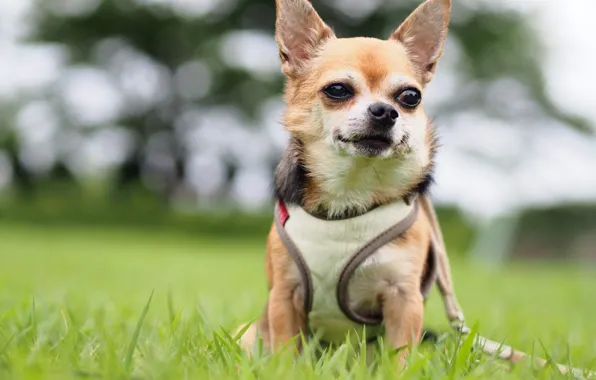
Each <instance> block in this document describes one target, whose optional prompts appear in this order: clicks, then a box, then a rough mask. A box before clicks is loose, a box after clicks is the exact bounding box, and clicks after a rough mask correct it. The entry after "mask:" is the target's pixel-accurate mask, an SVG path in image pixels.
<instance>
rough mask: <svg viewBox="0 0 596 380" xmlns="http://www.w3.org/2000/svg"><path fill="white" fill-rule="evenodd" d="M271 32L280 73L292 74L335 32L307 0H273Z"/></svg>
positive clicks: (333, 35) (333, 36) (332, 36)
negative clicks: (274, 11) (272, 26)
mask: <svg viewBox="0 0 596 380" xmlns="http://www.w3.org/2000/svg"><path fill="white" fill-rule="evenodd" d="M276 5H277V12H276V15H277V20H276V22H275V34H276V39H277V45H278V47H279V56H280V58H281V65H282V70H283V72H284V74H286V75H287V76H292V75H294V74H295V73H296V72H297V71H298V70H299V69H300V68H301V67H303V65H304V64H305V63H306V62H307V61H308V60H309V59H311V58H312V57H313V56H314V55H315V54H316V51H317V48H318V47H319V46H320V45H321V44H322V43H323V42H324V41H326V40H328V39H330V38H335V34H334V33H333V31H332V30H331V28H330V27H329V26H327V24H325V23H324V22H323V20H322V19H321V17H319V15H318V14H317V12H316V11H315V10H314V8H313V7H312V5H311V4H310V2H309V1H308V0H276Z"/></svg>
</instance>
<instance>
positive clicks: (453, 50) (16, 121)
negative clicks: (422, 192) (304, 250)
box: [0, 0, 596, 261]
mask: <svg viewBox="0 0 596 380" xmlns="http://www.w3.org/2000/svg"><path fill="white" fill-rule="evenodd" d="M417 3H418V1H407V0H399V1H398V0H369V1H357V0H334V1H315V6H316V8H317V9H318V11H319V13H320V14H321V15H322V17H323V18H324V19H325V20H326V21H327V22H328V23H329V24H330V25H332V26H333V28H334V29H335V30H336V32H337V34H338V35H340V36H346V37H347V36H356V35H367V36H376V37H385V36H387V35H388V34H389V33H390V32H391V31H392V30H393V28H395V27H396V26H397V25H398V24H399V23H400V22H401V20H403V19H404V18H405V16H406V15H407V14H408V13H409V12H410V11H411V10H412V9H413V8H414V7H415V6H416V4H417ZM594 10H596V5H594V4H593V3H592V2H590V1H589V0H574V1H572V2H565V3H564V4H563V2H560V1H550V0H544V1H539V0H519V1H513V0H500V1H494V0H490V1H488V0H485V1H480V0H458V1H456V2H455V4H454V9H453V21H452V25H451V34H450V36H449V39H448V43H447V46H446V50H445V55H444V57H443V59H442V61H441V62H440V66H439V72H438V74H437V75H436V79H435V80H434V82H432V83H431V85H430V86H429V89H428V91H427V104H428V111H429V113H430V114H431V115H432V116H433V117H434V118H435V121H436V124H437V126H438V129H439V133H440V136H441V142H442V148H441V150H440V154H439V156H438V170H437V177H436V179H437V185H436V186H435V187H434V191H433V197H434V198H435V200H436V202H437V204H438V206H439V208H440V213H441V216H442V218H443V223H444V224H445V228H446V229H447V231H449V232H447V239H448V243H449V245H450V246H454V247H456V249H454V250H455V251H456V252H457V253H458V254H459V253H461V254H469V255H473V256H477V257H480V258H482V259H484V260H499V261H500V260H502V259H505V258H507V257H518V256H520V257H521V256H523V257H558V258H563V259H569V260H571V259H582V260H596V232H595V231H596V212H595V210H596V207H595V202H596V170H594V168H593V165H594V164H595V163H596V137H595V136H594V132H595V131H596V127H595V125H596V107H594V104H596V103H595V100H596V99H595V95H594V91H593V86H594V84H596V73H595V72H594V68H593V65H592V62H593V60H594V59H595V58H596V50H595V49H594V48H593V47H592V46H593V43H592V38H593V37H592V36H593V35H594V34H595V33H596V26H595V23H593V22H592V19H591V16H590V15H591V14H592V13H593V11H594ZM273 26H274V2H273V1H272V0H131V1H120V0H52V1H45V0H38V1H34V0H19V1H15V0H0V57H1V59H0V217H2V218H3V219H6V220H13V219H16V220H29V221H31V222H42V221H43V223H57V222H60V221H62V222H64V221H70V222H77V223H78V222H81V223H84V222H88V223H100V222H102V223H108V224H113V223H122V224H142V225H146V224H149V225H163V224H166V225H171V224H172V223H173V224H175V222H174V219H176V218H177V216H179V215H184V216H185V220H186V222H185V227H182V226H178V227H175V228H187V229H189V230H192V231H194V232H195V233H197V234H201V233H206V234H211V233H222V234H226V235H230V236H232V235H234V234H236V233H238V234H248V235H251V234H256V235H260V236H262V233H263V232H264V231H266V229H267V227H268V225H267V224H268V220H267V218H268V217H269V214H268V213H269V211H270V209H271V207H270V206H271V181H272V172H273V168H274V166H275V164H276V162H277V160H278V158H279V157H280V154H281V152H282V150H283V148H284V146H285V143H286V139H287V135H286V133H285V132H284V131H283V129H282V127H281V125H280V122H279V121H280V115H281V113H282V111H283V103H282V101H281V99H280V93H281V90H282V77H281V74H280V69H279V62H278V58H277V54H276V45H275V41H274V36H273ZM240 214H241V216H239V215H240ZM230 223H232V224H230Z"/></svg>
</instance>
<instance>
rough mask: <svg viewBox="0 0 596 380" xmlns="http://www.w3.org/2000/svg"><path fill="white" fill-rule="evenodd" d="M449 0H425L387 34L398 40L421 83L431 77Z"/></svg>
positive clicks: (442, 42) (442, 38) (440, 50)
mask: <svg viewBox="0 0 596 380" xmlns="http://www.w3.org/2000/svg"><path fill="white" fill-rule="evenodd" d="M450 13H451V0H427V1H425V2H424V3H423V4H421V5H420V6H419V7H418V8H417V9H416V10H415V11H414V12H413V13H412V14H411V15H410V16H409V17H408V18H407V19H406V21H404V22H403V23H402V24H401V25H400V26H399V28H397V30H396V31H395V32H393V34H392V35H391V37H390V38H389V39H390V40H396V41H399V42H401V43H402V44H403V45H404V46H405V47H406V50H407V52H408V58H409V59H410V61H411V62H412V63H413V64H414V68H415V70H416V71H417V73H418V74H419V76H420V79H421V81H422V84H423V85H425V84H427V83H428V82H430V80H431V79H432V77H433V75H434V73H435V68H436V65H437V61H438V60H439V58H440V57H441V54H442V53H443V46H444V45H445V39H446V37H447V29H448V26H449V16H450Z"/></svg>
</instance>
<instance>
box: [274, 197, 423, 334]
mask: <svg viewBox="0 0 596 380" xmlns="http://www.w3.org/2000/svg"><path fill="white" fill-rule="evenodd" d="M410 210H411V208H410V207H409V206H407V205H405V204H404V203H396V204H391V205H386V206H382V207H379V208H377V209H375V210H373V211H371V212H369V213H367V214H364V215H362V216H359V217H356V218H350V219H347V220H338V221H325V220H320V219H317V218H314V217H312V216H311V215H309V214H307V213H306V212H305V211H304V210H302V209H299V208H290V209H289V210H288V211H289V213H290V218H289V219H288V222H287V224H286V226H285V228H286V231H287V232H288V234H289V236H290V237H291V239H292V240H293V241H294V243H295V245H296V247H297V248H298V250H299V251H300V253H301V255H302V257H303V259H304V262H305V264H306V266H307V268H308V270H309V272H310V275H311V278H312V285H313V289H312V294H313V304H312V310H311V312H310V314H309V326H310V328H311V329H313V330H318V331H319V333H320V334H322V336H323V338H324V339H325V340H329V341H342V340H343V339H345V335H346V332H347V331H348V330H351V329H360V328H361V327H362V326H359V325H358V324H356V323H354V322H352V321H351V320H350V319H348V318H347V317H346V316H345V314H344V313H343V312H342V311H341V309H340V307H339V304H338V301H337V285H338V282H339V278H340V275H341V273H342V271H343V269H344V268H345V267H346V265H347V263H348V262H349V260H350V259H352V258H353V257H354V255H355V254H356V253H357V252H358V251H359V250H360V249H361V248H362V247H363V246H364V245H366V244H367V243H369V242H370V241H371V240H373V239H375V238H376V237H377V236H379V234H381V233H383V232H384V231H386V230H387V229H389V228H390V227H392V226H393V225H395V224H396V223H397V222H399V221H400V220H402V219H403V218H404V217H405V216H406V215H407V214H408V213H409V211H410ZM411 257H412V256H411V254H410V252H408V250H407V249H405V248H400V247H398V246H397V245H396V244H393V243H388V244H386V245H385V246H383V247H381V248H380V249H378V250H377V251H376V252H375V253H374V254H372V255H371V256H370V257H368V258H367V259H366V260H365V261H364V262H363V263H362V264H361V265H360V266H359V267H358V268H357V270H356V271H355V273H354V275H353V277H352V278H351V280H350V282H349V288H348V294H349V298H350V303H349V304H350V307H351V308H352V309H354V310H358V311H359V312H360V313H362V314H369V315H371V314H379V313H380V310H379V303H378V298H379V295H380V294H381V293H382V291H383V290H384V289H385V288H386V287H387V286H390V285H397V284H399V283H400V282H401V281H403V280H404V279H405V278H406V276H407V275H408V274H409V273H411V270H412V265H413V264H412V262H411ZM291 276H293V279H292V280H299V279H300V273H299V272H298V270H297V268H296V269H295V271H293V272H292V273H291Z"/></svg>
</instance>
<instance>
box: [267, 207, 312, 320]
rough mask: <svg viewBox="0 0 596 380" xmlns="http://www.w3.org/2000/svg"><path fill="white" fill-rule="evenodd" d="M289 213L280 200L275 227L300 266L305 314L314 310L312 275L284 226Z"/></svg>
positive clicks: (276, 211) (276, 210)
mask: <svg viewBox="0 0 596 380" xmlns="http://www.w3.org/2000/svg"><path fill="white" fill-rule="evenodd" d="M288 217H289V214H288V210H287V209H286V206H285V205H284V204H283V203H282V202H281V200H278V201H277V203H276V206H275V228H276V229H277V234H278V235H279V238H280V239H281V241H282V243H284V246H285V247H286V250H287V251H288V253H289V254H290V256H291V257H292V259H294V262H295V263H296V266H297V267H298V272H300V277H302V292H303V293H302V296H303V298H304V314H305V315H308V313H310V311H311V310H312V302H313V294H312V288H313V286H312V277H311V275H310V271H309V270H308V266H307V265H306V263H305V262H304V258H303V257H302V254H301V253H300V250H299V249H298V247H296V244H294V242H293V241H292V239H291V238H290V235H288V232H287V231H286V229H285V228H284V225H285V224H286V222H287V220H288Z"/></svg>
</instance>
